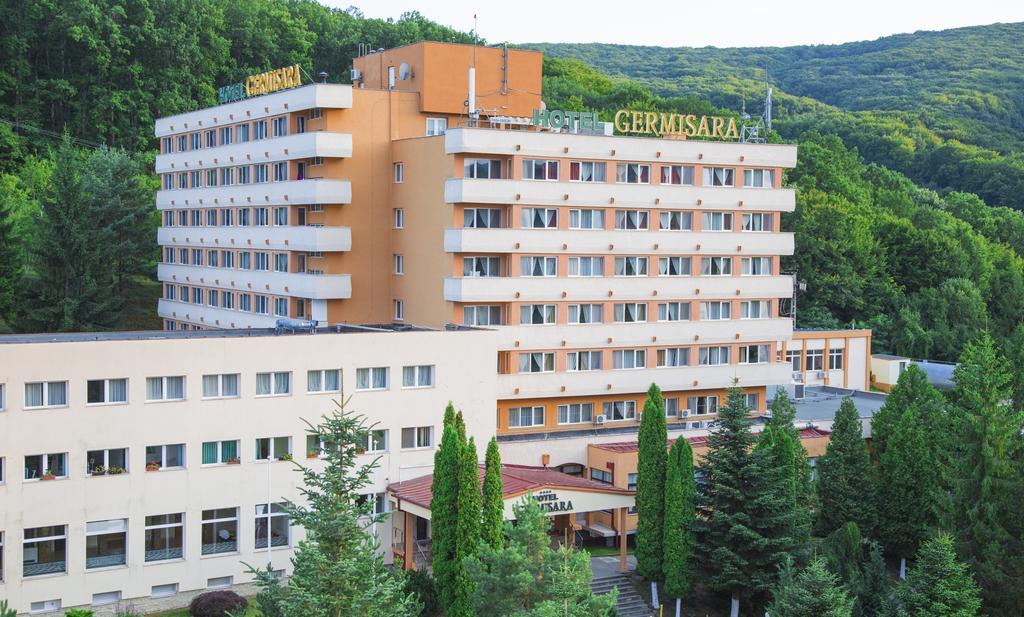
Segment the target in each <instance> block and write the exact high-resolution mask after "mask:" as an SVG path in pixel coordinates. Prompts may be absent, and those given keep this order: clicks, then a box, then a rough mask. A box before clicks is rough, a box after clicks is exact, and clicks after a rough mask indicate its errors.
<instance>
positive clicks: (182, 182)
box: [178, 172, 188, 189]
mask: <svg viewBox="0 0 1024 617" xmlns="http://www.w3.org/2000/svg"><path fill="white" fill-rule="evenodd" d="M178 188H179V189H187V188H188V173H186V172H181V173H179V174H178Z"/></svg>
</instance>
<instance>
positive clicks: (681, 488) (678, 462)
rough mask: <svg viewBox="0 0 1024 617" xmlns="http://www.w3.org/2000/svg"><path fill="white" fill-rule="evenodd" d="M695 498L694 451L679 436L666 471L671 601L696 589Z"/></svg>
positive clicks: (666, 561)
mask: <svg viewBox="0 0 1024 617" xmlns="http://www.w3.org/2000/svg"><path fill="white" fill-rule="evenodd" d="M695 497H696V486H695V484H694V479H693V449H692V448H690V442H689V441H687V440H686V438H685V437H683V436H680V437H678V438H677V439H676V441H675V443H673V444H672V448H671V449H670V450H669V452H668V462H667V465H666V469H665V531H664V534H663V543H664V547H665V555H664V559H663V560H662V564H661V567H662V571H663V578H664V581H665V593H666V594H667V595H668V596H669V597H670V598H683V597H685V596H686V595H687V594H688V593H690V588H691V587H692V586H693V551H694V546H693V543H694V539H693V526H694V519H695V517H696V509H695V504H694V498H695Z"/></svg>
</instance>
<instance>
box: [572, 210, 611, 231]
mask: <svg viewBox="0 0 1024 617" xmlns="http://www.w3.org/2000/svg"><path fill="white" fill-rule="evenodd" d="M584 215H586V216H584ZM584 218H587V219H590V220H589V223H590V224H589V225H584V224H583V223H584V220H583V219H584ZM569 229H604V210H602V209H600V208H573V209H571V210H569Z"/></svg>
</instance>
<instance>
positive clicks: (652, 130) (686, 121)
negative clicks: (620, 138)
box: [615, 109, 740, 139]
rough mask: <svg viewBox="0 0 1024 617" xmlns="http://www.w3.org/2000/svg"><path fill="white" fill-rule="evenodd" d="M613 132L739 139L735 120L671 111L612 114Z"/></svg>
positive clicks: (628, 110) (622, 110)
mask: <svg viewBox="0 0 1024 617" xmlns="http://www.w3.org/2000/svg"><path fill="white" fill-rule="evenodd" d="M615 130H616V131H618V132H619V133H631V134H635V135H654V136H655V137H681V138H683V139H687V138H690V137H695V138H700V137H710V138H718V139H739V137H740V134H739V130H738V129H737V128H736V120H735V119H733V118H723V117H721V116H695V115H693V114H689V115H687V114H675V113H671V112H655V111H633V110H631V109H620V110H619V111H617V112H615Z"/></svg>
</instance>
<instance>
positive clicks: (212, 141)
mask: <svg viewBox="0 0 1024 617" xmlns="http://www.w3.org/2000/svg"><path fill="white" fill-rule="evenodd" d="M216 146H217V130H216V129H210V130H209V131H206V147H207V148H214V147H216Z"/></svg>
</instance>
